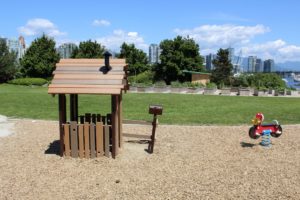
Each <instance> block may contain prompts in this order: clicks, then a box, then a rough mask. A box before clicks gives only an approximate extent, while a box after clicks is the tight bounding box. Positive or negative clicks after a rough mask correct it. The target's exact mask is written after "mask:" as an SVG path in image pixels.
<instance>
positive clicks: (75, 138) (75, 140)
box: [70, 121, 78, 158]
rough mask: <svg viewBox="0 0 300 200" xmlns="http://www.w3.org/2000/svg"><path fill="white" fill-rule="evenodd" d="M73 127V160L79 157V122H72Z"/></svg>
mask: <svg viewBox="0 0 300 200" xmlns="http://www.w3.org/2000/svg"><path fill="white" fill-rule="evenodd" d="M70 125H71V126H70V127H71V156H72V157H73V158H77V157H78V135H77V122H76V121H72V122H71V123H70Z"/></svg>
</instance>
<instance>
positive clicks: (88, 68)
mask: <svg viewBox="0 0 300 200" xmlns="http://www.w3.org/2000/svg"><path fill="white" fill-rule="evenodd" d="M101 67H103V66H82V65H77V66H76V65H70V66H58V67H56V70H55V71H83V72H93V73H99V74H103V72H101V71H100V68H101ZM120 71H124V67H123V66H112V67H111V69H110V70H109V71H108V72H107V74H109V73H110V72H120Z"/></svg>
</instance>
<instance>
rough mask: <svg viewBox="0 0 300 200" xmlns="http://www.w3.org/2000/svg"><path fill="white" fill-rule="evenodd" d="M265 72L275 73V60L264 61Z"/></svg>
mask: <svg viewBox="0 0 300 200" xmlns="http://www.w3.org/2000/svg"><path fill="white" fill-rule="evenodd" d="M264 72H275V62H274V60H273V59H268V60H265V61H264Z"/></svg>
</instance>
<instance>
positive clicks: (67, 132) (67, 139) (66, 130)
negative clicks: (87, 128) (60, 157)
mask: <svg viewBox="0 0 300 200" xmlns="http://www.w3.org/2000/svg"><path fill="white" fill-rule="evenodd" d="M63 126H64V143H65V156H70V124H64V125H63Z"/></svg>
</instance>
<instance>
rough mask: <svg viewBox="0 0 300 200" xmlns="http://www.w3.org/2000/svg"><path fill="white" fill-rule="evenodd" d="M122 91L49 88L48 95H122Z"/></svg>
mask: <svg viewBox="0 0 300 200" xmlns="http://www.w3.org/2000/svg"><path fill="white" fill-rule="evenodd" d="M120 93H121V89H110V88H49V89H48V94H120Z"/></svg>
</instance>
